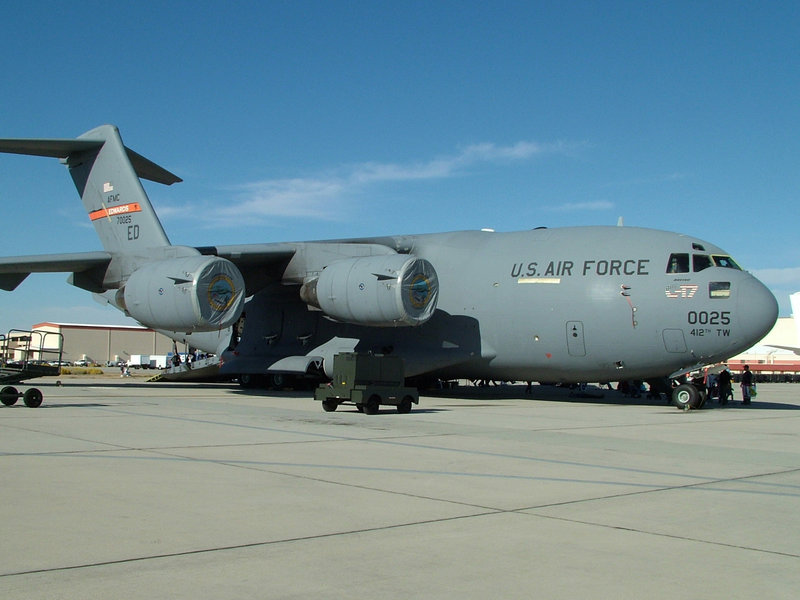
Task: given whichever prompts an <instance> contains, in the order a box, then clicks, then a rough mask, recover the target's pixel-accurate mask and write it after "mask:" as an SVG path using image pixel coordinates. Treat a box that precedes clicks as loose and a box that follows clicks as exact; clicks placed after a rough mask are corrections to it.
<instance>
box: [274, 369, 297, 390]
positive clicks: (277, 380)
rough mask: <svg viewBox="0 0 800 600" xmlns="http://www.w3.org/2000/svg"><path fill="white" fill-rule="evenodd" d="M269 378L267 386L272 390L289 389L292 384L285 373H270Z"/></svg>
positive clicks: (290, 378)
mask: <svg viewBox="0 0 800 600" xmlns="http://www.w3.org/2000/svg"><path fill="white" fill-rule="evenodd" d="M268 377H269V385H270V387H271V388H272V389H274V390H277V391H281V390H283V389H286V388H287V387H290V386H291V384H292V377H290V376H289V375H286V374H285V373H272V374H271V375H269V376H268Z"/></svg>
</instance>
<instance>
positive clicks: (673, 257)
mask: <svg viewBox="0 0 800 600" xmlns="http://www.w3.org/2000/svg"><path fill="white" fill-rule="evenodd" d="M688 272H689V255H688V254H670V255H669V260H668V261H667V273H688Z"/></svg>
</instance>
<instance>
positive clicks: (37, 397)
mask: <svg viewBox="0 0 800 600" xmlns="http://www.w3.org/2000/svg"><path fill="white" fill-rule="evenodd" d="M42 398H43V396H42V392H41V391H40V390H39V389H37V388H30V389H28V390H25V393H24V394H23V395H22V401H23V402H25V406H27V407H28V408H38V407H39V406H41V405H42Z"/></svg>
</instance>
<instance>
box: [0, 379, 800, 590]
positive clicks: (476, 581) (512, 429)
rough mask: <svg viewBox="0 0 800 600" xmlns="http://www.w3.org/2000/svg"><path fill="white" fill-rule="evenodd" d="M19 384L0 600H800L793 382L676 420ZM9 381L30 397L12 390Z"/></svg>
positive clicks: (127, 386)
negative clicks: (39, 398) (33, 394)
mask: <svg viewBox="0 0 800 600" xmlns="http://www.w3.org/2000/svg"><path fill="white" fill-rule="evenodd" d="M62 379H63V381H64V385H63V386H61V387H58V386H56V385H55V382H54V380H47V379H44V380H40V381H41V382H40V381H32V382H31V385H36V387H39V388H40V389H41V390H42V392H43V393H44V404H43V405H42V406H41V407H40V408H36V409H32V408H27V407H25V406H24V405H22V403H21V402H19V403H18V404H17V405H16V406H13V407H4V406H0V482H1V485H0V503H1V504H2V506H3V511H2V516H0V524H1V527H0V531H1V532H2V538H1V539H2V544H1V545H0V598H27V599H35V598H48V599H53V598H81V599H89V598H103V599H105V598H129V599H130V598H147V599H152V598H209V599H210V598H213V599H219V598H309V597H317V598H326V599H327V598H347V599H348V600H352V599H353V598H370V597H383V598H414V597H416V598H422V597H424V598H459V599H463V598H481V599H485V598H489V597H493V598H537V599H538V598H590V597H591V598H637V599H638V598H643V597H646V598H675V597H682V598H745V597H749V598H793V599H794V598H796V597H797V594H798V590H800V386H797V385H793V384H763V385H761V386H760V392H759V395H758V397H757V398H756V400H755V402H754V404H753V405H752V406H750V407H742V406H741V405H740V404H739V403H735V404H734V405H732V406H728V407H724V408H718V407H716V406H715V407H713V408H711V409H704V410H698V411H689V412H683V411H679V410H677V409H676V408H674V407H672V406H667V405H666V404H665V403H663V402H660V401H655V400H647V399H637V400H626V399H624V398H622V397H621V396H620V395H618V394H617V393H616V392H607V393H606V397H605V398H603V399H602V400H600V399H594V398H574V397H569V396H568V392H567V391H566V390H561V389H555V388H548V387H540V386H534V388H533V394H532V395H530V396H526V395H525V394H524V393H523V389H524V388H521V387H514V388H512V387H508V388H489V389H480V390H478V389H475V388H469V389H462V390H458V391H455V392H452V393H449V394H448V395H446V396H439V397H427V396H423V397H422V398H421V400H420V404H419V406H418V407H415V409H414V410H413V411H412V412H411V414H407V415H400V414H397V413H396V412H395V411H394V409H393V408H391V407H382V410H381V412H380V414H378V415H374V416H368V415H364V414H361V413H358V412H357V411H356V410H355V408H354V407H352V406H342V407H340V408H339V410H338V411H337V412H334V413H326V412H323V411H322V408H321V406H320V404H319V403H317V402H314V401H313V400H312V399H311V393H310V392H283V393H277V392H262V393H256V394H253V393H245V392H244V391H243V390H240V389H239V388H238V387H237V386H235V385H224V384H220V385H208V384H206V385H201V384H196V385H194V384H159V383H155V384H152V383H145V382H144V381H143V380H142V379H137V378H131V379H120V378H118V377H117V378H114V377H105V378H95V379H91V378H86V377H83V378H62ZM18 387H20V388H21V389H24V388H25V387H26V386H18Z"/></svg>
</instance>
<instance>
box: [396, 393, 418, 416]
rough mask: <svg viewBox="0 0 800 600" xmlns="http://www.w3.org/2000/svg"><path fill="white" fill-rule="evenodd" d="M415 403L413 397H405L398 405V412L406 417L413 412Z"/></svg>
mask: <svg viewBox="0 0 800 600" xmlns="http://www.w3.org/2000/svg"><path fill="white" fill-rule="evenodd" d="M413 402H414V399H413V398H412V397H411V396H404V397H403V399H402V400H400V404H398V405H397V412H399V413H400V414H401V415H405V414H408V413H410V412H411V404H412V403H413Z"/></svg>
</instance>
